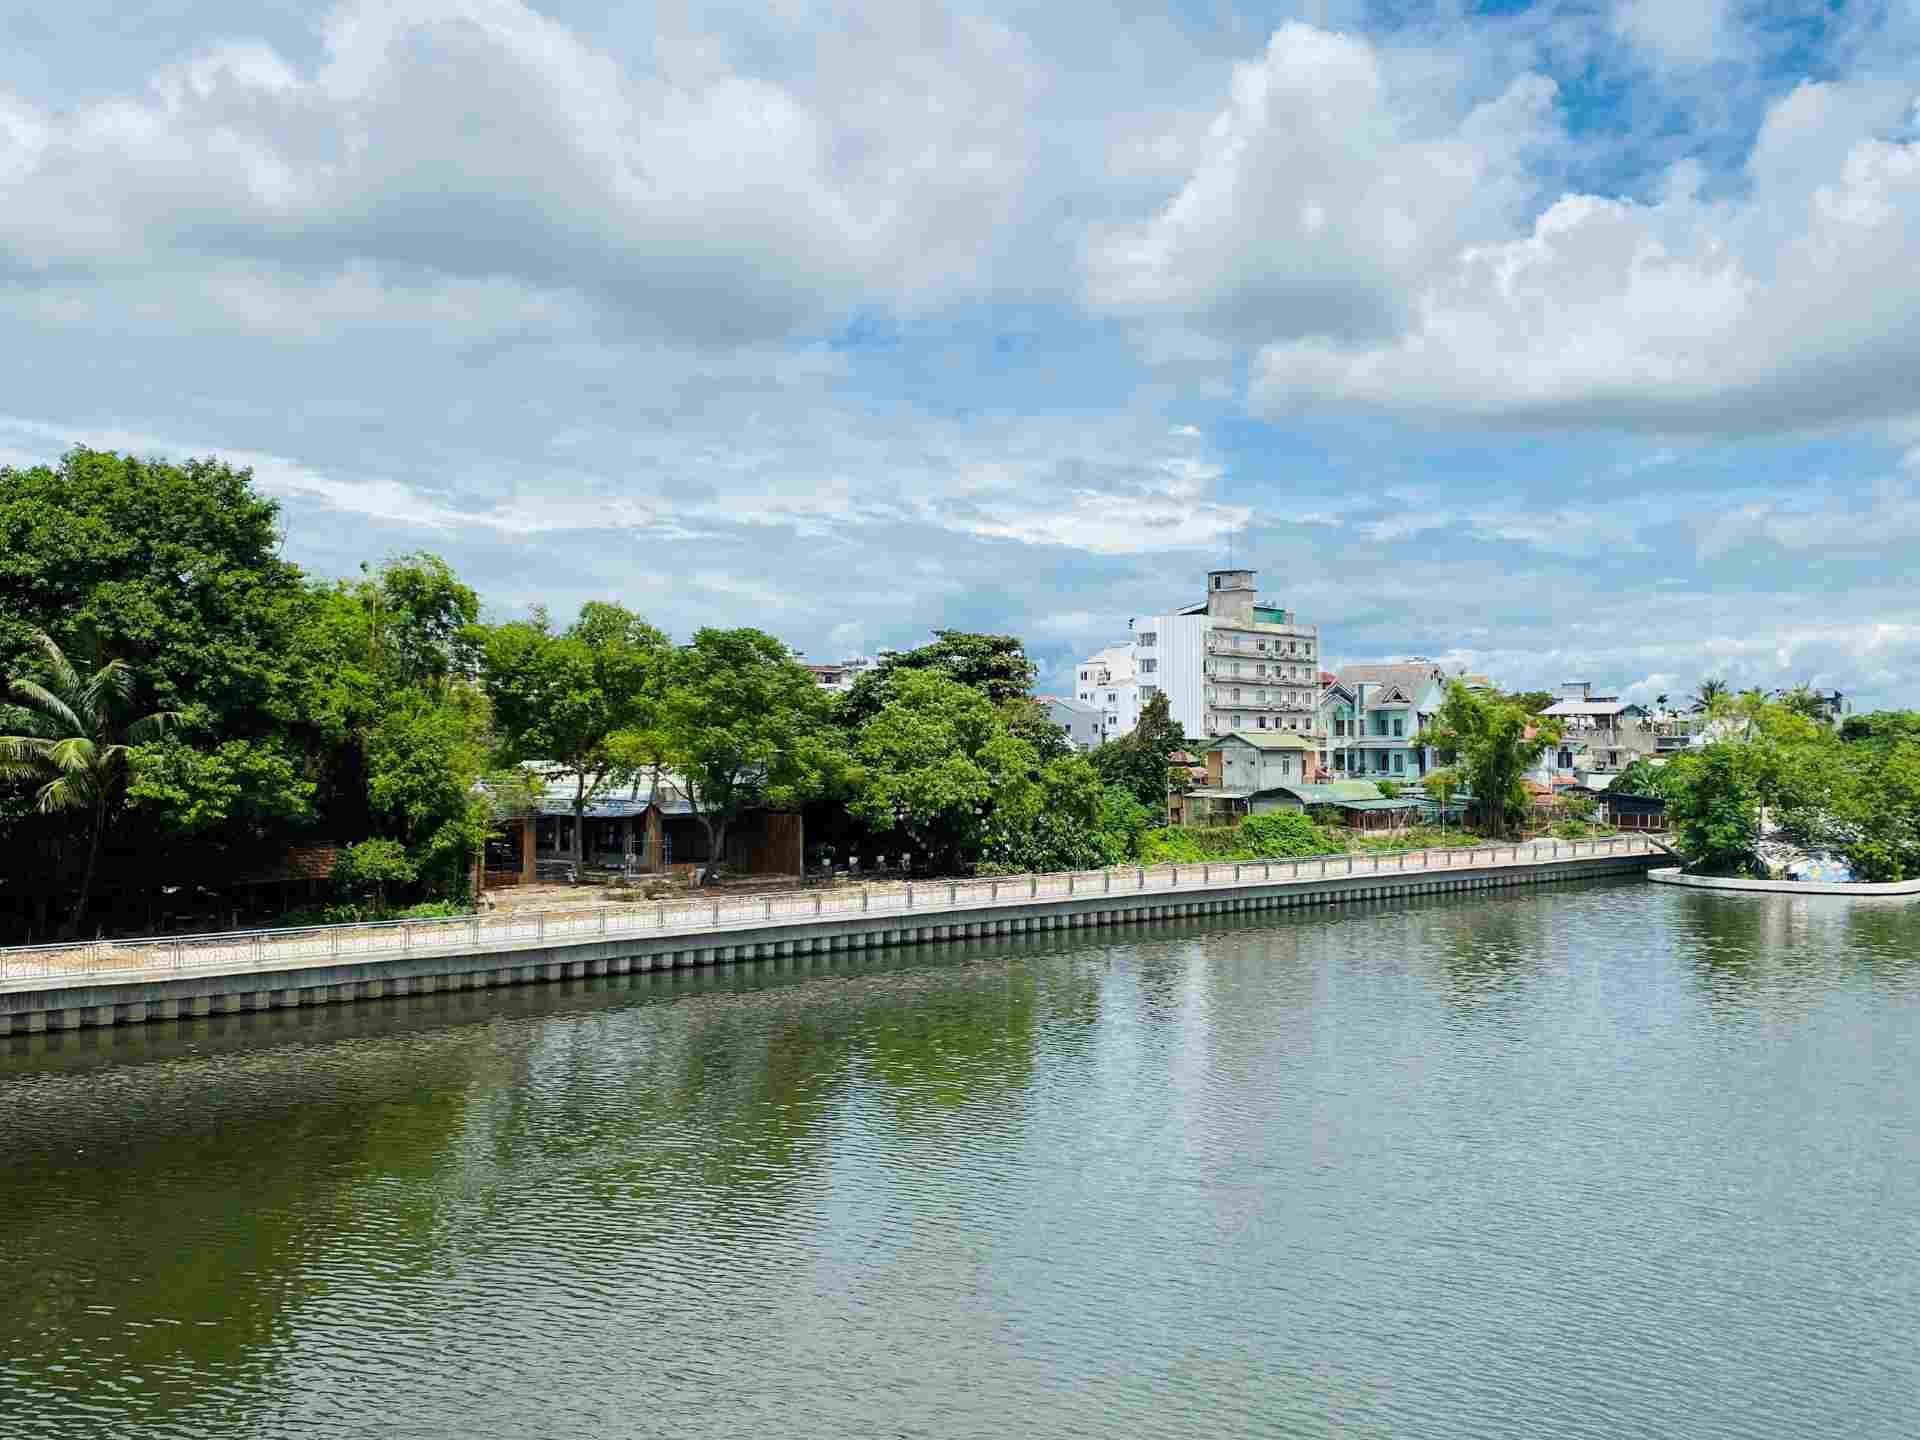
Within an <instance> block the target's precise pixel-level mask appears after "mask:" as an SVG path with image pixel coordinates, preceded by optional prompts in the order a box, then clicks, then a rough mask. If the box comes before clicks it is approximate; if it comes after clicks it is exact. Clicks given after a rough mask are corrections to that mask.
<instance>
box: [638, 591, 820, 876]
mask: <svg viewBox="0 0 1920 1440" xmlns="http://www.w3.org/2000/svg"><path fill="white" fill-rule="evenodd" d="M663 680H664V683H663V685H662V687H661V689H660V693H659V696H658V701H657V712H656V716H655V720H654V725H655V733H657V736H658V753H659V755H660V757H661V759H662V760H663V762H664V763H665V764H666V765H667V766H668V767H670V768H671V769H672V770H673V771H675V772H676V773H677V774H678V775H679V777H680V779H681V780H682V782H683V783H684V784H685V786H686V794H687V800H688V802H689V804H690V805H691V806H692V807H693V813H694V815H695V817H696V818H697V819H698V820H699V821H700V823H701V826H702V827H703V828H704V829H705V830H706V833H707V852H708V856H709V858H708V862H707V869H706V872H705V877H706V878H707V879H709V880H711V879H712V877H713V874H714V871H715V869H716V868H717V867H718V866H719V865H720V864H721V863H722V862H723V861H724V860H725V857H726V844H727V834H728V832H729V831H730V830H731V828H732V827H733V825H734V823H735V822H736V821H737V820H738V819H739V818H740V816H741V814H742V813H743V812H745V811H747V810H750V809H757V808H765V809H769V810H798V809H799V808H800V807H801V806H802V805H803V804H805V803H806V802H807V801H808V800H809V799H811V798H812V797H813V796H814V795H816V794H818V793H819V792H820V791H821V790H823V789H825V788H827V787H828V786H830V785H833V784H835V783H837V781H838V780H839V779H840V777H841V776H842V774H843V773H844V771H845V768H846V764H845V756H844V753H843V752H842V750H841V748H840V741H839V736H838V734H837V733H836V732H835V731H834V729H833V725H832V718H831V704H832V702H831V698H830V697H829V696H828V695H827V694H826V692H825V691H823V690H821V688H820V687H819V685H818V684H816V683H815V682H814V679H813V676H812V674H811V673H809V672H808V671H807V669H806V668H805V667H804V666H802V665H801V664H799V663H798V662H797V661H795V660H794V658H793V656H792V654H791V652H790V651H788V649H787V647H786V646H785V645H783V644H782V643H781V642H780V641H778V640H776V639H774V637H773V636H771V635H768V634H766V633H765V632H764V631H760V630H753V629H739V630H701V631H699V632H698V633H696V634H695V635H694V637H693V642H692V643H691V644H690V645H688V646H686V648H685V649H683V650H681V651H680V652H678V653H677V654H675V655H674V656H673V657H672V659H671V662H670V663H669V664H668V665H667V666H666V667H665V669H664V671H663Z"/></svg>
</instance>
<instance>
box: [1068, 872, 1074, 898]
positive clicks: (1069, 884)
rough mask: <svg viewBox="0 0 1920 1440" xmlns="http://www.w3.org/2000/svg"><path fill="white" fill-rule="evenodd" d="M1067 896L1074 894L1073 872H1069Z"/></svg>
mask: <svg viewBox="0 0 1920 1440" xmlns="http://www.w3.org/2000/svg"><path fill="white" fill-rule="evenodd" d="M1067 894H1069V895H1071V894H1073V872H1072V871H1071V870H1069V871H1068V872H1067Z"/></svg>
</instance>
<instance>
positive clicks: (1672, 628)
mask: <svg viewBox="0 0 1920 1440" xmlns="http://www.w3.org/2000/svg"><path fill="white" fill-rule="evenodd" d="M0 39H3V40H4V43H0V197H4V201H5V203H4V204H0V320H3V322H4V325H5V329H6V333H7V335H8V337H9V339H10V341H11V342H12V343H10V344H8V345H7V346H5V347H4V349H3V350H0V383H3V384H4V398H0V462H5V463H15V464H18V463H27V462H33V461H38V460H43V459H49V458H51V457H52V456H54V455H56V454H57V453H58V452H59V451H60V450H61V449H62V448H64V447H65V446H66V445H68V444H70V443H74V442H85V443H89V444H96V445H108V446H114V447H117V448H123V449H132V450H135V451H138V452H141V453H160V454H175V455H181V454H189V453H192V454H205V453H219V454H223V455H227V456H229V457H232V458H234V459H236V460H239V461H242V462H244V463H247V464H251V465H252V466H253V467H254V468H255V472H256V474H257V475H258V477H259V479H260V481H261V483H262V484H263V485H264V486H265V487H267V488H268V489H270V490H271V491H272V492H273V493H274V494H276V495H277V496H279V497H280V498H281V499H282V500H283V502H284V504H285V508H286V525H287V541H286V544H287V550H288V553H289V554H290V555H292V556H293V557H294V558H296V559H298V560H300V561H301V562H302V563H303V564H306V565H309V566H311V567H312V568H314V569H316V570H318V571H321V572H325V573H343V574H344V573H350V572H352V571H353V570H354V569H355V568H356V567H357V565H358V564H359V562H360V561H361V560H362V559H367V558H378V557H379V556H381V555H383V554H386V553H389V552H393V551H399V550H406V549H414V548H430V549H434V550H437V551H439V552H441V553H443V554H445V555H446V556H447V557H448V558H449V559H450V560H451V561H453V562H454V563H455V564H456V565H457V566H459V567H460V568H461V570H462V571H463V572H465V573H466V574H468V575H469V576H471V577H472V579H473V580H474V582H475V583H476V584H477V585H478V586H479V588H480V589H481V591H482V593H483V595H484V596H485V597H486V599H487V602H488V604H489V606H490V607H491V608H492V610H493V611H494V613H496V614H499V615H503V616H504V615H507V614H511V613H514V612H516V611H518V610H520V609H522V608H523V607H525V606H526V605H528V604H531V603H534V602H544V603H546V604H548V605H549V606H550V607H551V608H552V609H554V610H555V611H556V612H559V613H565V612H567V611H568V610H570V609H571V608H572V607H574V606H575V605H577V604H578V603H579V602H581V601H583V600H586V599H592V598H608V599H618V600H621V601H624V602H625V603H627V604H630V605H632V606H634V607H635V608H637V609H639V610H641V611H643V612H644V613H646V614H647V615H649V616H650V617H651V618H653V619H655V620H656V621H657V622H658V623H661V624H663V625H665V626H667V627H668V628H670V629H672V630H674V631H675V632H676V633H680V634H683V635H684V634H686V633H688V632H690V631H691V630H692V629H693V628H694V627H696V626H698V625H701V624H755V625H760V626H763V627H764V628H766V629H769V630H771V631H773V632H775V633H777V634H779V635H781V636H783V637H784V638H786V639H787V640H789V641H790V642H791V643H793V644H794V645H796V646H798V647H800V648H803V649H805V650H806V651H807V652H809V654H811V655H814V656H829V657H830V656H836V655H838V654H840V653H843V652H846V651H849V650H855V649H865V650H871V649H873V648H875V647H878V646H881V645H889V644H891V645H910V644H914V643H917V642H918V641H919V640H921V639H923V638H924V636H925V633H926V631H928V630H929V629H931V628H932V627H934V626H936V625H957V626H963V627H970V628H991V629H995V630H1010V631H1013V632H1015V633H1018V634H1021V635H1022V636H1024V637H1026V639H1027V640H1028V642H1029V645H1030V648H1031V649H1032V651H1033V652H1034V654H1035V655H1036V656H1037V657H1038V658H1039V659H1040V660H1041V661H1042V662H1043V665H1044V666H1045V667H1046V678H1047V679H1048V680H1049V681H1050V682H1052V683H1056V684H1057V683H1060V682H1061V681H1062V679H1063V675H1064V671H1065V668H1066V667H1067V666H1068V665H1070V663H1071V661H1072V659H1073V657H1074V656H1076V655H1078V654H1084V653H1087V652H1090V651H1091V650H1092V649H1094V648H1097V647H1098V646H1100V645H1102V644H1105V643H1109V642H1111V641H1113V640H1115V639H1118V638H1121V637H1123V636H1124V635H1125V633H1126V628H1127V620H1128V617H1130V616H1133V615H1141V614H1149V613H1153V612H1154V611H1156V610H1161V609H1165V608H1167V607H1168V606H1170V605H1172V604H1175V603H1180V602H1183V601H1186V600H1188V599H1191V598H1197V595H1198V591H1199V585H1200V575H1201V572H1203V571H1204V570H1205V569H1206V568H1207V567H1208V566H1210V565H1214V564H1218V563H1221V562H1222V560H1223V559H1224V556H1225V554H1226V551H1227V548H1228V545H1229V543H1230V537H1231V544H1232V546H1233V548H1234V552H1235V554H1236V555H1238V556H1240V557H1243V559H1245V560H1247V561H1248V562H1250V563H1252V564H1254V565H1257V566H1258V568H1259V569H1260V572H1261V583H1262V589H1263V590H1264V591H1265V592H1266V593H1267V594H1268V595H1270V596H1271V597H1272V598H1274V599H1275V600H1277V601H1279V602H1280V603H1284V604H1286V605H1289V606H1291V607H1293V608H1295V609H1297V610H1298V611H1299V612H1300V614H1301V615H1302V617H1303V618H1307V619H1312V620H1317V621H1318V622H1319V623H1320V624H1321V626H1322V630H1323V635H1324V637H1325V648H1326V651H1327V654H1328V657H1329V658H1330V659H1333V660H1336V661H1337V660H1361V659H1380V658H1395V657H1400V656H1407V655H1415V654H1418V655H1427V656H1432V657H1435V658H1439V659H1442V660H1443V661H1445V662H1447V663H1449V664H1458V665H1461V666H1467V667H1471V668H1473V669H1476V670H1489V671H1491V672H1492V673H1494V674H1495V675H1497V676H1498V677H1500V678H1501V679H1502V680H1503V681H1505V682H1507V683H1509V684H1512V685H1516V686H1532V685H1538V684H1549V683H1552V682H1554V681H1557V680H1562V679H1573V678H1578V679H1588V680H1592V681H1594V682H1596V683H1599V684H1602V685H1606V686H1608V687H1615V686H1617V687H1620V688H1622V689H1625V690H1626V691H1628V693H1630V694H1633V695H1635V696H1638V697H1646V698H1651V697H1652V696H1654V695H1656V694H1658V693H1661V692H1663V691H1665V692H1670V693H1676V694H1677V693H1680V692H1683V691H1686V690H1690V689H1691V688H1692V687H1693V686H1694V684H1695V683H1696V682H1697V681H1698V680H1699V679H1700V678H1701V677H1702V676H1703V675H1705V674H1709V673H1711V674H1721V675H1725V676H1727V677H1729V678H1730V679H1732V680H1733V681H1734V682H1735V683H1736V684H1741V685H1745V684H1769V685H1772V684H1789V683H1797V682H1801V681H1808V682H1812V683H1816V684H1820V685H1823V686H1824V685H1833V686H1839V687H1840V688H1842V689H1845V690H1848V691H1849V692H1852V693H1854V694H1855V695H1856V696H1857V697H1859V699H1860V700H1861V701H1862V702H1863V703H1866V704H1869V705H1872V704H1902V705H1920V684H1916V682H1915V681H1914V679H1913V678H1912V677H1913V675H1914V673H1915V662H1916V660H1920V595H1917V594H1916V588H1915V584H1914V570H1915V564H1914V556H1915V554H1916V551H1917V550H1920V490H1916V486H1920V110H1917V109H1916V101H1917V100H1920V4H1916V0H1890V3H1886V4H1877V5H1860V6H1854V5H1843V4H1793V3H1782V4H1760V5H1740V4H1735V3H1731V0H1707V3H1702V4H1695V5H1687V4H1682V3H1678V0H1620V3H1612V4H1608V3H1600V0H1594V3H1588V4H1581V5H1555V4H1532V5H1516V4H1509V3H1499V4H1491V3H1482V4H1479V5H1465V4H1461V5H1423V4H1414V3H1376V4H1364V3H1356V4H1343V3H1337V0H1328V3H1322V4H1303V5H1292V6H1289V5H1239V6H1236V5H1232V4H1228V3H1221V4H1201V3H1190V4H1178V5H1163V6H1158V7H1149V6H1136V5H1127V4H1122V5H1118V6H1102V7H1098V8H1087V7H1074V6H1066V5H1059V4H1050V5H1039V4H1031V3H1028V4H1006V5H998V6H993V5H989V6H980V7H974V6H965V5H943V4H935V3H925V4H915V3H909V0H889V3H872V4H868V3H857V0H848V3H832V4H818V3H812V0H779V3H772V4H753V5H747V4H736V5H720V6H711V7H701V6H691V5H685V4H675V5H659V6H653V7H648V6H645V5H638V6H636V5H622V6H589V5H585V4H574V3H552V4H548V5H545V6H529V5H526V4H523V3H519V0H379V3H374V0H345V3H336V4H318V5H306V4H302V3H297V0H275V3H270V4H260V3H248V4H245V5H241V4H238V3H234V0H224V3H201V0H169V3H166V4H153V5H144V6H143V5H141V4H139V3H131V4H130V3H125V0H115V3H108V0H63V3H60V4H52V3H46V4H41V3H37V0H28V3H27V4H25V5H24V6H22V5H19V4H16V5H15V6H13V7H10V15H9V18H8V19H6V20H4V21H0Z"/></svg>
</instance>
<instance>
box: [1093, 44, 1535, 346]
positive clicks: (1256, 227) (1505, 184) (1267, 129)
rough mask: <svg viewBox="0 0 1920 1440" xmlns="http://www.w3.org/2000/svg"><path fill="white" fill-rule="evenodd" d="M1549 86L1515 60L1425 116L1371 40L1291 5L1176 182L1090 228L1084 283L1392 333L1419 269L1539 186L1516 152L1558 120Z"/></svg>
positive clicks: (1238, 74)
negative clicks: (1105, 225)
mask: <svg viewBox="0 0 1920 1440" xmlns="http://www.w3.org/2000/svg"><path fill="white" fill-rule="evenodd" d="M1554 93H1555V91H1554V86H1553V84H1552V82H1551V81H1549V80H1547V79H1545V78H1544V77H1541V76H1537V75H1526V76H1522V77H1521V78H1520V79H1518V80H1516V81H1515V82H1514V83H1513V84H1512V85H1511V86H1509V87H1508V89H1507V90H1506V91H1505V92H1504V93H1502V94H1501V95H1499V96H1498V97H1497V98H1495V99H1492V100H1489V101H1487V102H1486V103H1484V104H1482V105H1479V106H1477V107H1475V108H1474V109H1472V110H1471V111H1470V112H1469V113H1467V114H1466V115H1465V116H1464V117H1460V118H1458V119H1457V120H1456V121H1455V123H1453V124H1452V125H1451V126H1450V127H1448V128H1445V129H1443V130H1439V131H1430V130H1426V129H1422V128H1421V127H1420V126H1418V125H1416V124H1415V123H1414V121H1413V120H1412V119H1411V118H1410V113H1411V112H1410V107H1408V106H1406V105H1404V104H1403V103H1401V101H1400V98H1399V97H1396V96H1395V95H1394V93H1393V72H1392V70H1391V68H1390V67H1389V66H1388V65H1387V64H1386V63H1384V61H1383V57H1382V55H1381V54H1380V52H1379V51H1377V50H1376V49H1375V47H1374V46H1373V45H1372V44H1370V43H1369V42H1368V41H1367V40H1365V39H1364V38H1361V37H1358V36H1354V35H1346V34H1338V33H1334V32H1330V31H1326V30H1321V29H1317V28H1315V27H1314V26H1311V25H1306V24H1302V23H1300V22H1297V21H1290V22H1288V23H1287V24H1285V25H1283V26H1281V27H1280V28H1279V29H1278V30H1276V31H1275V32H1274V34H1273V37H1272V39H1271V41H1270V42H1269V44H1268V46H1267V49H1266V53H1265V55H1264V56H1263V57H1262V58H1261V59H1260V60H1259V61H1258V62H1256V63H1251V64H1243V65H1237V66H1235V67H1234V70H1233V77H1232V85H1231V91H1230V94H1229V96H1228V100H1227V104H1226V108H1225V109H1224V110H1222V111H1221V112H1220V114H1219V115H1218V116H1217V117H1216V118H1215V120H1214V121H1213V124H1212V126H1211V129H1210V130H1209V132H1208V134H1207V137H1206V140H1205V143H1204V144H1203V145H1201V146H1200V147H1199V152H1200V153H1199V156H1198V159H1197V160H1196V162H1195V164H1194V166H1193V169H1192V172H1191V174H1190V175H1189V176H1188V177H1187V179H1186V180H1185V183H1184V184H1183V185H1182V186H1181V187H1180V189H1179V191H1178V193H1176V194H1175V195H1174V196H1173V198H1172V199H1171V200H1170V201H1168V203H1167V204H1166V205H1165V206H1164V207H1162V208H1161V209H1160V210H1159V212H1158V213H1157V214H1155V215H1153V216H1152V217H1151V218H1150V219H1148V220H1146V221H1145V222H1143V223H1140V224H1132V225H1121V226H1117V227H1113V228H1110V229H1108V230H1105V231H1103V232H1101V233H1098V234H1097V235H1096V236H1095V237H1094V239H1093V240H1092V242H1091V243H1090V244H1089V246H1088V248H1087V251H1086V253H1085V255H1084V257H1083V266H1084V269H1085V273H1086V276H1087V285H1088V291H1089V294H1090V295H1091V297H1092V298H1093V300H1094V301H1095V302H1096V303H1098V304H1101V305H1104V306H1108V307H1111V308H1114V309H1118V310H1132V311H1140V312H1148V313H1152V312H1158V311H1165V312H1168V313H1171V314H1174V315H1180V316H1187V317H1193V316H1195V315H1200V316H1207V317H1210V318H1211V321H1212V323H1213V324H1214V325H1215V326H1216V327H1221V328H1227V329H1230V330H1235V331H1246V330H1251V331H1258V332H1262V333H1264V334H1266V335H1269V336H1271V335H1274V334H1285V335H1327V336H1339V337H1344V338H1346V339H1349V340H1350V339H1352V338H1354V337H1359V336H1367V335H1379V334H1383V333H1393V332H1395V331H1397V330H1398V329H1399V328H1400V326H1401V325H1402V323H1403V318H1404V317H1403V310H1404V304H1405V300H1406V297H1407V291H1408V286H1409V284H1410V283H1412V282H1414V281H1416V280H1418V278H1419V277H1421V276H1423V275H1425V274H1426V273H1427V272H1428V271H1429V270H1430V269H1431V267H1432V266H1433V265H1434V264H1435V263H1436V262H1437V261H1438V260H1439V259H1441V258H1444V257H1446V256H1449V255H1451V254H1452V253H1453V252H1454V251H1455V250H1456V249H1457V248H1458V247H1459V245H1461V244H1462V243H1465V242H1467V241H1469V240H1471V239H1473V238H1475V237H1476V236H1478V235H1481V234H1483V233H1488V227H1489V226H1490V225H1491V224H1493V222H1495V221H1496V220H1497V219H1498V218H1499V217H1501V216H1502V215H1503V214H1504V212H1505V211H1506V210H1507V209H1509V208H1510V207H1511V206H1512V205H1514V204H1515V203H1516V202H1517V201H1518V200H1519V199H1520V198H1522V197H1523V196H1524V195H1525V194H1526V193H1527V192H1528V191H1529V190H1530V188H1531V182H1530V181H1529V180H1528V179H1527V178H1526V175H1525V172H1524V165H1523V161H1524V158H1525V156H1526V154H1527V153H1528V151H1529V149H1530V148H1531V147H1532V146H1534V145H1536V144H1538V143H1540V142H1542V141H1543V140H1545V139H1546V138H1548V136H1549V135H1550V134H1551V133H1552V114H1551V111H1552V102H1553V97H1554Z"/></svg>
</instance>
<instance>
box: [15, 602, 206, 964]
mask: <svg viewBox="0 0 1920 1440" xmlns="http://www.w3.org/2000/svg"><path fill="white" fill-rule="evenodd" d="M33 643H34V645H35V647H36V648H37V649H38V650H39V651H40V654H41V656H42V658H43V659H44V660H45V662H46V666H47V670H48V672H49V675H50V679H49V681H48V683H47V684H45V685H42V684H40V683H38V682H37V681H33V680H15V681H14V682H13V684H12V686H11V687H9V691H8V693H9V694H10V695H11V696H12V697H13V701H14V706H15V707H16V708H14V709H13V710H11V711H0V719H3V720H5V721H6V722H7V723H8V724H10V725H13V726H17V727H18V729H19V732H20V733H17V734H0V780H39V781H41V782H42V784H41V786H40V789H39V791H38V792H37V793H36V794H35V796H34V808H35V809H37V810H39V811H40V812H41V813H42V814H45V815H52V814H57V813H58V812H60V811H63V810H78V811H84V812H86V813H87V814H88V816H89V824H88V839H87V868H86V871H85V873H84V874H83V875H82V877H81V880H80V894H79V896H78V897H77V898H76V899H75V901H74V904H73V918H72V919H71V920H70V921H68V924H67V928H68V930H69V932H72V931H77V930H78V929H79V928H80V920H81V917H82V916H84V915H85V914H86V911H87V898H88V895H89V893H90V892H91V891H92V889H93V872H94V867H95V865H96V864H97V863H98V862H99V859H100V837H101V835H102V834H103V833H104V832H105V830H106V828H107V813H108V809H109V807H110V806H111V805H112V803H113V800H114V798H115V796H116V795H117V794H118V793H119V791H120V790H121V788H122V787H123V786H124V785H125V784H126V780H127V769H128V763H129V761H130V759H131V758H132V753H133V749H132V747H133V746H135V745H143V744H145V743H146V742H148V741H149V740H157V739H159V738H160V736H161V735H162V734H163V733H164V732H165V731H166V728H167V725H168V723H169V722H170V721H173V720H176V719H178V718H179V717H178V716H177V715H176V714H175V713H174V712H173V711H171V710H161V711H156V712H155V713H154V714H152V715H144V716H142V717H141V718H140V719H138V720H131V721H129V720H125V719H124V718H123V717H124V715H125V712H126V710H127V709H128V707H129V706H130V705H131V703H132V701H133V689H134V682H135V678H136V677H135V675H134V672H133V671H132V670H131V669H129V668H128V666H127V664H126V662H125V661H122V660H109V661H108V662H107V663H106V664H104V665H102V666H101V667H100V668H99V669H98V670H96V671H94V672H93V674H91V675H87V676H83V675H81V673H80V672H79V671H78V670H76V669H74V667H73V662H72V661H70V660H68V659H67V657H66V655H65V653H64V652H63V651H62V650H61V649H60V647H59V646H58V645H56V644H55V643H54V641H53V638H52V637H51V636H50V635H48V634H47V633H46V632H45V631H43V630H35V631H34V632H33Z"/></svg>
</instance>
